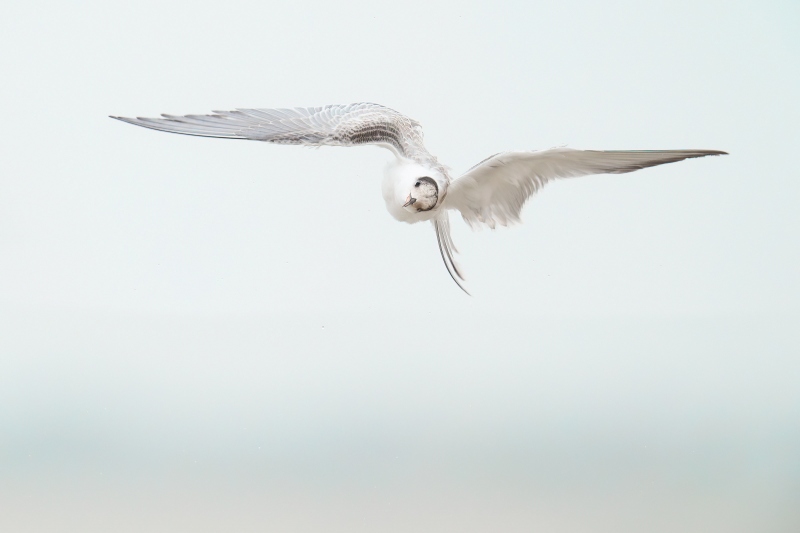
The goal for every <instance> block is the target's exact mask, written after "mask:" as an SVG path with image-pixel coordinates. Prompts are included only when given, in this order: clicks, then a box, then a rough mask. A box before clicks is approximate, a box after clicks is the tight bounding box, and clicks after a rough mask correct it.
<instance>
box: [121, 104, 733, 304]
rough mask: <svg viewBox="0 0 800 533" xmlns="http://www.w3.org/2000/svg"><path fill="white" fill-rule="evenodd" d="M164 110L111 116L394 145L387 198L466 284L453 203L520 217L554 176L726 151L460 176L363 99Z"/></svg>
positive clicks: (193, 128)
mask: <svg viewBox="0 0 800 533" xmlns="http://www.w3.org/2000/svg"><path fill="white" fill-rule="evenodd" d="M162 117H163V118H141V117H140V118H135V119H134V118H125V117H112V118H115V119H118V120H122V121H124V122H129V123H131V124H135V125H137V126H143V127H146V128H151V129H155V130H160V131H167V132H171V133H181V134H185V135H198V136H202V137H219V138H225V139H248V140H254V141H264V142H270V143H277V144H299V145H305V146H323V145H327V146H359V145H365V144H373V145H377V146H381V147H384V148H388V149H389V150H391V151H392V153H394V155H395V156H396V160H395V162H394V163H393V164H390V165H389V166H388V167H387V169H386V172H385V175H384V180H383V187H382V191H383V198H384V201H385V202H386V207H387V209H388V211H389V213H390V214H391V215H392V216H393V217H394V218H396V219H397V220H400V221H402V222H408V223H415V222H421V221H425V220H430V221H431V222H432V223H433V226H434V229H435V230H436V238H437V241H438V244H439V251H440V252H441V255H442V259H443V261H444V263H445V266H446V267H447V271H448V272H449V273H450V275H451V277H452V278H453V280H454V281H455V282H456V283H457V284H458V286H459V287H461V289H462V290H464V292H466V289H464V286H463V283H462V282H463V280H464V276H463V274H462V273H461V270H460V269H459V267H458V265H457V264H456V262H455V259H454V257H453V254H454V253H455V252H456V249H455V246H454V245H453V241H452V240H451V238H450V222H449V217H448V210H451V209H455V210H458V211H459V212H460V213H461V216H462V217H463V218H464V220H465V221H466V222H467V223H468V224H469V225H470V226H471V227H473V228H474V227H476V226H478V225H480V224H485V225H486V226H489V227H490V228H494V227H495V226H498V225H500V226H505V225H508V224H511V223H516V222H519V217H520V211H521V210H522V206H523V205H524V204H525V202H526V201H527V200H528V199H529V198H530V197H531V196H532V195H533V194H534V193H535V192H536V191H538V190H539V189H540V188H542V187H543V186H544V185H545V184H546V183H547V182H549V181H552V180H554V179H556V178H569V177H575V176H586V175H589V174H621V173H625V172H632V171H634V170H639V169H642V168H646V167H651V166H655V165H662V164H664V163H673V162H675V161H681V160H683V159H689V158H693V157H703V156H707V155H724V154H725V152H722V151H719V150H641V151H595V150H575V149H572V148H552V149H550V150H542V151H532V152H503V153H499V154H495V155H493V156H491V157H489V158H486V159H484V160H483V161H481V162H480V163H478V164H477V165H475V166H474V167H472V168H471V169H470V170H469V171H467V172H466V173H465V174H464V175H462V176H461V177H459V178H458V179H455V180H452V179H451V177H450V175H449V173H448V171H447V169H446V168H445V167H444V166H442V165H441V164H440V163H439V162H438V160H437V159H436V157H434V156H433V155H431V154H430V153H429V152H428V150H427V149H426V148H425V146H424V144H423V141H422V128H421V126H420V125H419V123H418V122H416V121H415V120H412V119H410V118H408V117H406V116H404V115H402V114H400V113H398V112H397V111H394V110H392V109H389V108H387V107H384V106H381V105H378V104H369V103H359V104H349V105H330V106H324V107H298V108H294V109H237V110H236V111H214V114H212V115H186V116H171V115H162Z"/></svg>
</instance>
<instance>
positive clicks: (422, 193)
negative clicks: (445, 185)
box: [403, 176, 439, 213]
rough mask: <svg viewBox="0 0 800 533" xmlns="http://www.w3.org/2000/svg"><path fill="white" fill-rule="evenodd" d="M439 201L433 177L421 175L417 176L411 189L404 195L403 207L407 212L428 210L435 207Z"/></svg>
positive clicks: (437, 189)
mask: <svg viewBox="0 0 800 533" xmlns="http://www.w3.org/2000/svg"><path fill="white" fill-rule="evenodd" d="M438 201H439V186H438V185H436V182H435V181H433V178H431V177H428V176H422V177H421V178H417V181H415V182H414V185H413V187H412V188H411V191H410V192H409V193H408V196H407V197H406V203H404V204H403V209H405V210H406V211H408V212H409V213H421V212H422V211H430V210H431V209H433V208H434V207H436V202H438Z"/></svg>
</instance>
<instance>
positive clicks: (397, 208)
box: [383, 160, 447, 223]
mask: <svg viewBox="0 0 800 533" xmlns="http://www.w3.org/2000/svg"><path fill="white" fill-rule="evenodd" d="M446 192H447V178H446V177H445V176H443V175H442V173H441V172H439V171H437V170H436V169H432V168H428V167H425V166H423V165H420V164H419V163H416V162H413V161H407V160H406V161H401V162H399V163H395V164H392V165H389V166H388V167H387V168H386V175H385V177H384V179H383V199H384V200H385V201H386V209H388V210H389V213H390V214H391V215H392V216H393V217H394V218H396V219H397V220H400V221H403V222H409V223H414V222H420V221H422V220H430V219H431V218H433V217H434V216H435V214H436V212H437V211H438V209H437V208H438V207H439V204H440V200H442V198H444V194H445V193H446Z"/></svg>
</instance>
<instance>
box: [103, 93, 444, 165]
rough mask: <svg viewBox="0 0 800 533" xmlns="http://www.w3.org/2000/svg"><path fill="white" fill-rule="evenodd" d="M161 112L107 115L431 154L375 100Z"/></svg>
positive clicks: (232, 134)
mask: <svg viewBox="0 0 800 533" xmlns="http://www.w3.org/2000/svg"><path fill="white" fill-rule="evenodd" d="M162 117H163V118H143V117H139V118H126V117H111V118H115V119H117V120H122V121H123V122H128V123H130V124H135V125H137V126H143V127H145V128H151V129H154V130H160V131H167V132H170V133H181V134H184V135H199V136H201V137H219V138H223V139H249V140H252V141H264V142H270V143H276V144H300V145H306V146H323V145H327V146H357V145H363V144H375V145H378V146H383V147H385V148H389V149H390V150H392V151H394V152H395V153H396V154H397V155H400V156H403V157H406V158H408V159H413V160H417V161H421V160H427V159H428V158H430V155H429V154H428V152H427V150H426V149H425V147H424V145H423V143H422V127H421V126H420V125H419V123H418V122H417V121H415V120H412V119H410V118H408V117H406V116H405V115H403V114H401V113H398V112H397V111H395V110H393V109H389V108H388V107H384V106H382V105H378V104H369V103H359V104H348V105H329V106H324V107H296V108H294V109H237V110H235V111H214V112H213V114H212V115H186V116H173V115H162Z"/></svg>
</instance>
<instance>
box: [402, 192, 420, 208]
mask: <svg viewBox="0 0 800 533" xmlns="http://www.w3.org/2000/svg"><path fill="white" fill-rule="evenodd" d="M416 201H417V199H416V198H412V197H411V195H410V194H409V195H408V198H406V203H404V204H403V207H408V206H410V205H412V204H413V203H414V202H416Z"/></svg>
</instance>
